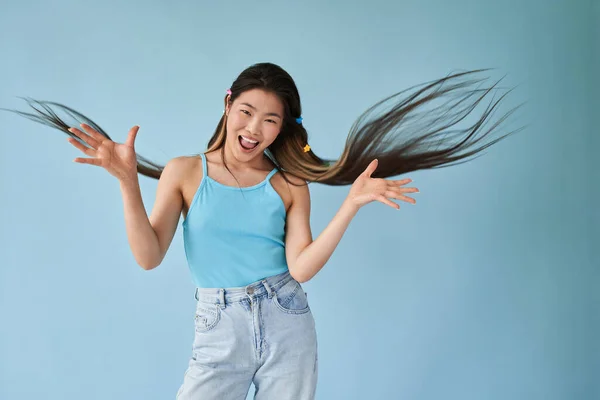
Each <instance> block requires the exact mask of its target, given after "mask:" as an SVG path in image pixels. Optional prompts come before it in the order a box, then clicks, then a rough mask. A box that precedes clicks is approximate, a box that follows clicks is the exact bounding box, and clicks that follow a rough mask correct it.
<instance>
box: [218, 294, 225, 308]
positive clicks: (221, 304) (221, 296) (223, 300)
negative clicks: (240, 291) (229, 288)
mask: <svg viewBox="0 0 600 400" xmlns="http://www.w3.org/2000/svg"><path fill="white" fill-rule="evenodd" d="M219 304H220V306H221V310H223V309H225V289H219Z"/></svg>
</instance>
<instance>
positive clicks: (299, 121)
mask: <svg viewBox="0 0 600 400" xmlns="http://www.w3.org/2000/svg"><path fill="white" fill-rule="evenodd" d="M296 123H297V124H298V125H299V124H301V123H302V117H298V118H296Z"/></svg>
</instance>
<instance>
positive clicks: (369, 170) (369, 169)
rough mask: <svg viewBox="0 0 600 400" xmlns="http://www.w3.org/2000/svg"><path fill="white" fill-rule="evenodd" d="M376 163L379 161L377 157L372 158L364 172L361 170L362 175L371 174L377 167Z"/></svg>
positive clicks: (367, 175)
mask: <svg viewBox="0 0 600 400" xmlns="http://www.w3.org/2000/svg"><path fill="white" fill-rule="evenodd" d="M378 164H379V161H378V160H377V159H374V160H373V161H371V163H370V164H369V166H368V167H367V169H365V172H363V175H364V176H366V177H369V178H370V177H371V174H372V173H373V172H375V169H377V165H378Z"/></svg>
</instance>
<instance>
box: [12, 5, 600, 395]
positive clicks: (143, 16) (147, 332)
mask: <svg viewBox="0 0 600 400" xmlns="http://www.w3.org/2000/svg"><path fill="white" fill-rule="evenodd" d="M215 3H216V2H200V1H197V2H191V1H179V2H174V3H171V4H170V3H169V2H167V1H143V2H142V1H130V2H127V3H125V2H116V1H104V2H100V3H99V2H81V1H65V0H57V1H54V2H42V1H18V2H17V1H6V0H5V1H2V2H1V3H0V4H1V12H0V54H1V56H0V57H1V58H2V62H1V63H0V88H1V92H0V107H8V108H19V109H26V105H25V103H24V102H23V101H21V100H19V99H18V98H17V96H30V97H34V98H38V99H44V100H53V101H59V102H62V103H65V104H68V105H70V106H73V107H74V108H76V109H77V110H79V111H81V112H83V113H84V114H86V115H89V116H90V117H92V118H93V119H94V120H96V122H98V123H99V124H100V126H102V127H103V128H104V129H105V130H106V131H108V132H109V133H110V134H111V135H112V136H113V138H114V139H115V140H117V141H122V140H124V139H125V136H126V133H127V131H128V130H129V128H130V127H131V126H133V125H135V124H139V125H140V126H141V129H140V132H139V135H138V140H137V150H138V152H139V153H140V154H142V155H144V156H146V157H148V158H151V159H153V160H156V161H158V162H160V163H163V164H164V163H166V162H167V161H168V160H169V159H170V158H172V157H176V156H179V155H186V154H197V153H199V152H201V151H203V150H204V149H205V148H206V144H207V141H208V139H209V138H210V136H211V135H212V133H213V131H214V129H215V127H216V124H217V122H218V120H219V118H220V117H221V113H222V107H223V106H222V100H223V95H224V92H225V90H226V89H227V88H228V87H229V85H230V84H231V82H232V81H233V80H234V79H235V77H236V76H237V74H239V73H240V72H241V71H242V70H243V69H244V68H246V67H247V66H249V65H251V64H252V63H255V62H261V61H271V62H275V63H277V64H279V65H281V66H282V67H284V68H285V69H287V70H288V72H290V74H292V76H293V77H294V79H295V80H296V83H297V85H298V87H299V90H300V93H301V96H302V101H303V111H304V112H303V116H304V122H305V126H306V127H307V129H308V130H309V140H310V144H311V146H312V148H313V150H314V151H315V152H316V153H317V154H319V155H320V156H322V157H337V156H338V155H339V154H340V152H341V150H342V147H343V144H344V141H345V138H346V136H347V133H348V131H349V128H350V126H351V125H352V123H353V122H354V120H355V118H356V117H357V116H358V115H359V114H360V113H361V112H362V111H364V110H365V109H366V108H367V107H369V106H370V105H372V104H373V103H375V102H376V101H378V100H379V99H381V98H383V97H384V96H387V95H389V94H391V93H394V92H397V91H400V90H402V89H405V88H408V87H410V86H413V85H415V84H418V83H422V82H426V81H429V80H432V79H435V78H439V77H442V76H444V75H446V74H448V73H451V72H455V71H458V70H464V69H475V68H485V67H494V68H497V69H498V70H497V71H495V72H492V73H491V74H489V75H490V76H491V77H493V78H499V77H501V76H503V75H505V74H507V77H506V79H505V81H504V86H506V87H510V86H518V88H517V90H516V91H515V92H514V93H513V94H512V95H511V96H509V97H508V99H507V103H505V109H506V108H508V107H509V106H514V105H517V104H518V103H521V102H523V101H527V102H528V103H527V105H526V107H525V108H523V112H521V113H520V116H519V120H518V121H517V122H518V123H521V124H525V123H527V124H530V125H529V127H528V129H527V130H526V131H524V132H522V133H520V134H519V135H517V136H513V137H511V138H509V139H508V140H506V141H502V142H500V143H499V144H497V145H496V146H494V147H492V148H491V149H489V150H488V151H487V154H486V155H484V156H483V157H481V158H479V159H477V160H475V161H474V162H472V163H468V164H464V165H460V166H455V167H452V168H447V169H439V170H433V171H418V172H415V173H411V174H408V175H407V177H411V178H413V179H414V181H415V186H417V187H419V189H420V190H421V193H420V194H418V195H415V198H416V199H417V205H416V206H412V205H409V204H406V203H402V208H401V209H400V211H395V210H393V209H392V208H389V207H387V206H385V205H383V204H381V203H373V204H369V205H368V206H366V207H364V208H363V209H362V210H361V211H360V212H359V214H358V215H357V216H356V218H355V219H354V220H353V222H352V224H351V225H350V227H349V229H348V231H347V233H346V235H345V236H344V238H343V240H342V242H341V244H340V245H339V247H338V249H337V250H336V252H335V253H334V255H333V257H332V258H331V259H330V261H329V262H328V264H327V265H326V266H325V268H324V269H323V270H322V271H321V272H320V273H319V274H318V275H317V276H316V277H315V278H314V279H313V280H311V281H310V282H308V283H306V284H305V285H304V287H305V290H306V291H307V292H308V293H309V298H310V299H311V305H312V308H313V313H314V316H315V319H316V323H317V332H318V337H319V351H320V355H319V359H320V368H319V369H320V374H319V387H318V391H317V398H319V399H412V400H421V399H441V398H443V399H461V400H467V399H478V400H479V399H488V400H492V399H499V400H500V399H501V400H506V399H546V400H547V399H594V398H596V399H597V398H600V391H599V389H598V385H597V384H596V383H595V382H594V379H595V378H597V377H598V374H599V371H600V345H599V344H598V343H599V342H598V337H599V336H600V319H599V312H598V307H599V305H600V297H599V294H598V292H599V290H598V289H599V280H600V279H599V273H598V265H599V262H598V260H599V258H600V254H599V252H598V243H599V233H600V232H599V225H600V215H599V213H598V211H597V207H598V206H597V203H598V199H599V198H600V189H599V186H600V175H599V173H598V168H597V164H595V163H594V162H593V161H594V159H597V154H598V151H599V150H600V143H599V139H598V111H599V110H600V102H598V92H599V89H600V82H599V80H598V78H597V74H598V71H600V62H599V58H598V57H599V49H598V46H599V45H598V43H600V32H599V29H598V23H599V21H600V6H599V5H598V3H599V2H597V1H592V0H586V1H584V0H581V1H572V0H555V1H542V0H530V1H517V0H510V1H480V0H478V1H476V0H469V1H467V0H457V1H453V2H446V1H441V0H438V1H422V2H416V1H410V2H409V1H390V0H387V1H381V0H373V1H368V2H366V1H364V2H357V1H346V2H341V1H340V2H332V1H330V2H317V1H303V2H280V1H270V2H266V1H263V2H261V1H258V2H237V1H228V2H219V4H218V5H217V4H215ZM0 130H1V131H0V179H1V180H0V183H1V185H0V187H1V188H2V196H1V197H0V221H1V229H0V243H1V251H0V265H1V268H0V315H1V319H0V399H2V400H4V399H7V400H12V399H38V398H44V399H48V400H51V399H52V400H53V399H61V400H66V399H89V400H92V399H111V400H112V399H114V400H117V399H145V400H150V399H169V398H174V396H175V393H176V391H177V389H178V388H179V385H180V384H181V381H182V378H183V373H184V371H185V369H186V367H187V361H188V357H189V356H190V351H191V344H192V339H193V311H194V301H193V286H192V282H191V279H190V276H189V272H188V270H187V266H186V263H185V257H184V251H183V244H182V240H181V230H178V232H177V234H176V237H175V239H174V241H173V244H172V246H171V248H170V250H169V252H168V254H167V257H166V259H165V260H164V262H163V264H162V265H161V266H160V267H159V268H157V269H155V270H153V271H151V272H146V271H143V270H142V269H141V268H140V267H139V266H137V265H136V263H135V261H134V259H133V256H132V255H131V252H130V249H129V246H128V243H127V238H126V233H125V229H124V221H123V212H122V201H121V197H120V192H119V186H118V182H117V181H116V180H115V179H114V178H113V177H112V176H110V175H109V174H108V173H106V171H104V170H102V169H99V168H96V167H92V166H85V165H80V164H75V163H72V162H71V161H72V159H73V158H75V157H77V156H79V155H80V154H79V152H78V151H77V150H76V149H75V148H73V147H72V146H71V145H69V144H68V143H67V141H66V135H64V134H62V133H60V132H58V131H55V130H52V129H50V128H46V127H44V126H41V125H38V124H35V123H33V122H30V121H28V120H25V119H22V118H19V117H18V116H16V115H14V114H10V113H5V112H3V113H0ZM156 183H157V182H156V181H155V180H151V179H147V178H141V184H142V193H143V196H144V202H145V205H146V208H147V210H148V212H150V211H151V208H152V205H153V202H154V197H155V190H156ZM348 189H349V188H348V187H341V188H340V187H335V188H333V187H326V186H320V185H312V186H311V193H312V217H311V222H312V227H313V234H314V236H315V238H316V237H317V235H318V234H319V233H320V232H321V231H322V230H323V229H324V227H325V226H326V225H327V223H328V222H329V221H330V220H331V218H332V217H333V216H334V214H335V212H336V211H337V209H338V208H339V206H340V205H341V203H342V201H343V199H344V196H346V194H347V192H348ZM249 397H251V395H250V396H249Z"/></svg>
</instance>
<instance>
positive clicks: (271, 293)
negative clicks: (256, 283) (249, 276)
mask: <svg viewBox="0 0 600 400" xmlns="http://www.w3.org/2000/svg"><path fill="white" fill-rule="evenodd" d="M262 283H263V285H265V289H267V293H268V294H269V296H268V297H269V299H270V298H271V297H273V289H271V286H269V284H268V283H267V281H266V280H264V281H263V282H262Z"/></svg>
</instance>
